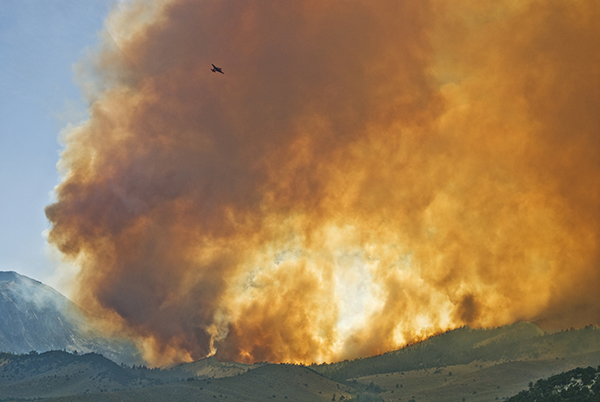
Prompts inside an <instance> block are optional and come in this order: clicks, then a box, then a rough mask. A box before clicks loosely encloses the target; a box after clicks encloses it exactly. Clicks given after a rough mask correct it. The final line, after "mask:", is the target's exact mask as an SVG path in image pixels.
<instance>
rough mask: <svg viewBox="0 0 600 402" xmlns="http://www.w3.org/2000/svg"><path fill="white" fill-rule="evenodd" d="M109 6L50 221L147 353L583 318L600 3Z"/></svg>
mask: <svg viewBox="0 0 600 402" xmlns="http://www.w3.org/2000/svg"><path fill="white" fill-rule="evenodd" d="M125 4H126V5H121V6H120V8H118V9H116V10H115V11H114V12H113V14H112V15H111V17H110V18H109V20H108V21H107V32H105V33H104V38H105V39H104V42H103V44H102V47H101V48H100V50H98V51H97V52H96V53H95V54H93V55H91V56H90V58H89V59H88V60H87V61H85V63H87V64H83V66H84V67H85V66H86V65H87V66H88V77H87V81H85V80H84V82H83V87H84V89H86V90H87V91H88V94H89V96H90V108H89V111H90V118H89V120H88V121H87V122H86V123H85V124H83V125H82V126H80V127H76V128H74V129H71V130H70V132H69V134H68V135H67V136H66V138H65V141H66V148H65V151H64V153H63V155H62V157H61V161H60V167H61V169H62V171H63V172H64V179H63V181H62V182H61V183H60V184H59V186H58V187H57V189H56V193H57V200H58V201H57V202H56V203H54V204H52V205H50V206H49V207H47V209H46V214H47V216H48V219H49V220H50V221H51V223H52V230H51V232H50V235H49V241H50V242H51V243H52V244H54V245H55V246H56V247H58V249H59V250H60V251H61V252H62V253H63V254H64V256H65V258H67V259H69V260H72V261H74V262H75V263H76V264H77V265H78V266H79V268H80V271H79V274H78V276H77V282H76V283H77V288H76V293H75V294H76V298H77V301H78V302H79V303H80V304H81V305H83V306H85V307H86V308H87V309H88V310H90V311H91V312H92V313H94V314H96V315H102V316H104V317H106V319H105V320H106V321H107V323H112V324H111V325H113V326H115V325H117V326H120V328H121V329H122V330H123V331H124V332H125V333H127V334H128V335H129V336H133V337H136V338H137V339H139V340H140V344H141V345H142V347H143V348H144V351H145V353H146V357H147V358H148V360H149V361H151V362H153V363H155V364H161V363H165V362H171V361H182V360H190V359H198V358H201V357H204V356H207V355H210V354H215V353H216V356H217V357H218V358H221V359H232V360H238V361H247V362H252V361H262V360H269V361H274V362H281V361H289V362H322V361H334V360H339V359H346V358H355V357H359V356H366V355H372V354H376V353H381V352H385V351H387V350H390V349H394V348H398V347H401V346H403V345H405V344H406V343H408V342H413V341H416V340H419V339H423V338H425V337H428V336H430V335H432V334H434V333H437V332H439V331H442V330H445V329H449V328H453V327H456V326H461V325H465V324H467V325H470V326H476V327H483V326H496V325H503V324H508V323H511V322H515V321H519V320H533V321H536V322H538V323H541V324H543V325H546V326H578V325H583V324H589V323H600V293H599V292H598V291H597V290H598V289H599V288H600V245H599V239H600V110H599V106H598V105H600V52H598V49H599V48H600V25H599V24H598V23H597V21H598V20H599V19H600V5H599V4H598V2H597V1H596V0H573V1H571V2H568V4H567V3H566V2H563V1H557V0H556V1H555V0H550V1H549V0H544V1H543V2H542V1H536V0H525V1H520V2H514V1H509V0H504V1H497V2H494V4H489V5H488V4H487V3H486V4H483V3H482V2H480V1H475V0H457V1H454V0H452V1H449V0H430V1H415V0H389V1H383V0H381V1H377V2H366V1H328V2H321V1H302V2H300V1H293V2H291V1H290V2H287V1H286V2H284V1H279V2H266V1H247V2H239V1H233V0H232V1H227V0H218V1H217V0H214V1H213V0H205V1H197V0H173V1H168V2H164V1H163V2H156V3H155V4H153V5H152V7H150V6H149V5H148V4H149V3H148V2H144V3H143V4H142V3H139V4H138V3H133V4H127V3H125ZM109 32H110V35H109V34H108V33H109ZM113 40H114V41H113ZM211 63H214V64H215V65H217V66H219V67H222V68H223V72H224V73H225V74H224V75H221V74H215V73H212V72H211V71H210V69H211ZM84 67H82V69H85V68H84ZM89 70H93V74H92V75H91V76H90V73H89Z"/></svg>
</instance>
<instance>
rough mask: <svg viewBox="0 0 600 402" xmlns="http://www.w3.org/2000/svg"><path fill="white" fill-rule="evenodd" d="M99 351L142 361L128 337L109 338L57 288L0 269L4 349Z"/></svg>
mask: <svg viewBox="0 0 600 402" xmlns="http://www.w3.org/2000/svg"><path fill="white" fill-rule="evenodd" d="M49 350H66V351H71V352H72V351H78V352H80V353H89V352H96V353H101V354H103V355H105V356H106V357H108V358H110V359H111V360H114V361H116V362H119V363H121V362H124V363H127V364H139V363H141V362H142V360H141V358H140V355H139V353H138V352H137V349H136V348H135V346H134V345H133V344H132V343H131V342H128V341H125V340H123V339H116V338H106V337H104V336H102V334H100V333H99V332H98V331H97V330H96V329H94V328H93V327H92V326H91V325H90V323H89V322H88V320H87V319H86V317H85V315H84V314H83V312H82V311H81V309H80V308H79V307H77V306H76V305H75V304H74V303H72V302H71V301H70V300H68V299H67V298H66V297H64V296H63V295H61V294H60V293H58V292H57V291H56V290H54V289H52V288H51V287H49V286H46V285H44V284H42V283H40V282H38V281H36V280H33V279H31V278H28V277H26V276H23V275H19V274H17V273H16V272H0V351H1V352H11V353H28V352H30V351H36V352H45V351H49Z"/></svg>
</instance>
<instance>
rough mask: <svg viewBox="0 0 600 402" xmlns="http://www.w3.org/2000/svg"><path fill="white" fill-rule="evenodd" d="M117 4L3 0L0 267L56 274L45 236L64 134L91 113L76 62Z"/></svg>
mask: <svg viewBox="0 0 600 402" xmlns="http://www.w3.org/2000/svg"><path fill="white" fill-rule="evenodd" d="M112 3H113V1H111V0H85V1H79V0H0V270H2V271H7V270H11V271H17V272H19V273H22V274H24V275H27V276H30V277H33V278H35V279H38V280H42V281H43V280H45V279H47V278H48V277H50V276H51V275H52V273H53V270H54V267H53V263H52V262H51V261H50V260H49V259H48V258H47V257H46V252H45V248H46V241H45V239H44V237H43V235H42V233H43V231H44V230H45V229H47V228H48V221H47V219H46V217H45V215H44V207H45V206H46V205H48V204H49V203H50V202H51V200H52V191H53V188H54V186H55V185H56V184H57V183H58V180H59V176H58V173H57V171H56V163H57V162H58V159H59V154H60V151H61V144H60V143H59V133H60V130H61V129H62V128H63V127H64V126H65V125H66V124H67V123H68V122H76V121H74V120H76V119H81V118H82V117H84V116H85V110H86V106H85V103H84V101H83V98H82V96H81V93H80V91H79V88H78V87H77V85H76V84H75V82H74V73H73V65H74V64H75V63H76V62H77V61H78V60H79V59H80V58H81V57H82V56H84V55H85V52H86V49H88V48H89V47H91V46H94V45H95V44H96V43H97V42H98V32H99V31H100V30H101V29H102V27H103V24H104V20H105V18H106V16H107V15H108V12H109V9H110V6H111V4H112Z"/></svg>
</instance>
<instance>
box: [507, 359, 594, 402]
mask: <svg viewBox="0 0 600 402" xmlns="http://www.w3.org/2000/svg"><path fill="white" fill-rule="evenodd" d="M562 401H572V402H597V401H600V366H598V368H597V369H594V368H593V367H587V368H583V367H580V368H576V369H574V370H571V371H567V372H565V373H561V374H558V375H555V376H552V377H550V378H548V379H546V380H539V381H537V382H536V383H535V385H533V384H531V383H530V388H529V389H528V390H526V391H522V392H520V393H519V394H517V395H515V396H513V397H512V398H510V399H509V402H562Z"/></svg>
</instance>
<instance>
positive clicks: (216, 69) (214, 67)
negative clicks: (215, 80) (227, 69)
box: [210, 64, 225, 74]
mask: <svg viewBox="0 0 600 402" xmlns="http://www.w3.org/2000/svg"><path fill="white" fill-rule="evenodd" d="M212 66H213V68H212V69H211V70H210V71H212V72H213V73H221V74H225V73H224V72H223V71H221V67H217V66H215V65H214V64H212Z"/></svg>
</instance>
